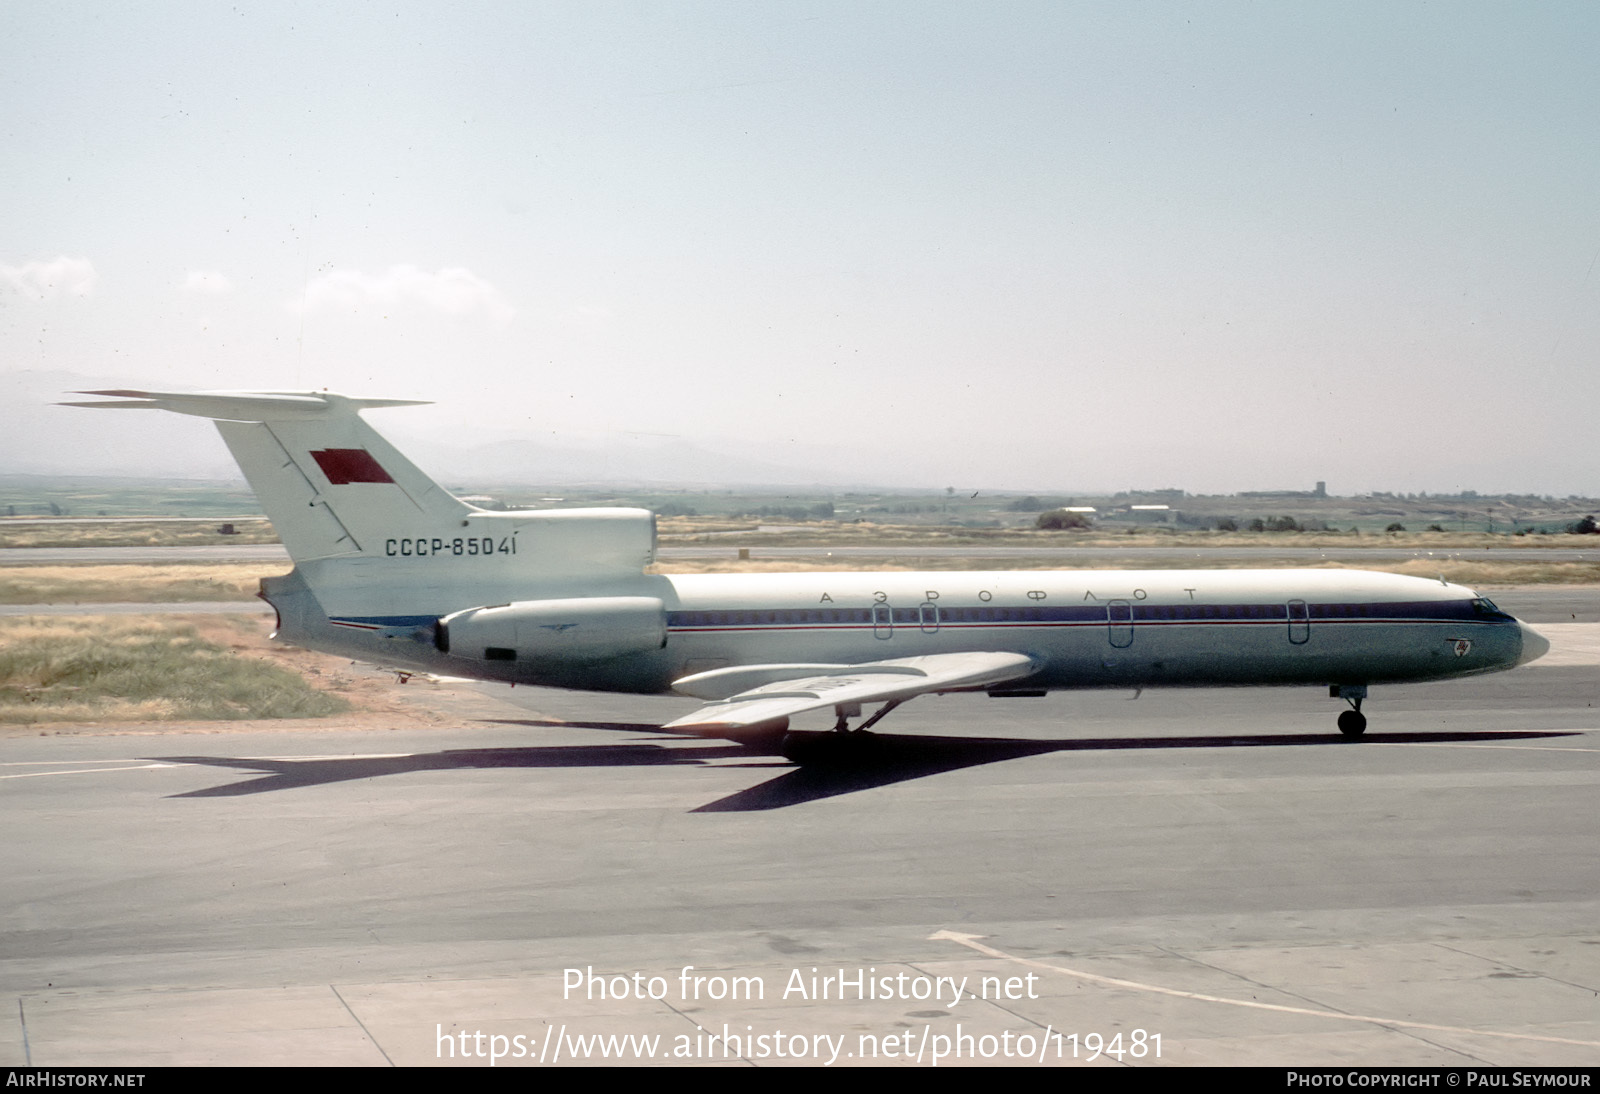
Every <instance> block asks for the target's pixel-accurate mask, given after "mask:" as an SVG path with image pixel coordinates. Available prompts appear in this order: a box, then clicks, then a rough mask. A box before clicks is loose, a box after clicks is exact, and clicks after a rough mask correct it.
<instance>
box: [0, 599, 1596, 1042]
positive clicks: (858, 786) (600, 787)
mask: <svg viewBox="0 0 1600 1094" xmlns="http://www.w3.org/2000/svg"><path fill="white" fill-rule="evenodd" d="M1547 592H1549V591H1548V590H1539V591H1537V593H1536V595H1532V596H1530V597H1529V598H1527V602H1526V603H1524V604H1523V606H1522V610H1523V611H1525V612H1528V614H1529V615H1533V614H1534V611H1533V609H1535V608H1536V609H1537V611H1538V612H1542V613H1544V614H1547V615H1549V616H1550V617H1552V618H1553V619H1557V620H1559V619H1560V618H1561V616H1562V613H1563V612H1565V615H1566V616H1569V617H1571V618H1569V619H1567V620H1566V621H1565V623H1563V622H1554V623H1553V624H1551V625H1550V626H1548V628H1547V631H1548V633H1549V634H1550V636H1551V637H1552V640H1553V641H1554V643H1555V648H1554V650H1553V651H1552V656H1551V657H1550V658H1548V659H1547V661H1546V662H1541V663H1539V664H1535V665H1533V666H1530V667H1526V668H1523V669H1519V670H1516V671H1513V672H1510V673H1503V674H1499V675H1495V676H1487V677H1482V678H1478V679H1474V680H1464V681H1455V682H1451V683H1441V684H1430V685H1419V686H1410V687H1386V688H1374V689H1373V693H1372V696H1371V698H1370V699H1369V700H1368V702H1367V704H1366V707H1365V709H1366V711H1367V713H1368V715H1369V717H1370V719H1371V728H1370V729H1369V731H1368V735H1367V737H1366V739H1364V740H1362V741H1360V742H1349V741H1346V740H1344V739H1342V738H1340V737H1339V736H1338V735H1337V733H1336V732H1335V731H1334V718H1335V716H1336V715H1337V713H1338V710H1339V709H1340V708H1341V705H1340V704H1339V703H1337V702H1335V701H1333V700H1330V699H1328V698H1327V697H1326V695H1325V694H1324V693H1320V692H1318V691H1317V690H1316V689H1294V690H1280V689H1251V690H1238V691H1201V692H1145V693H1144V694H1143V695H1141V696H1139V697H1137V698H1135V697H1134V696H1133V695H1132V694H1131V693H1127V692H1114V693H1105V692H1102V693H1081V694H1055V695H1052V696H1049V697H1046V698H1042V699H1008V700H991V699H987V698H985V697H982V696H947V697H927V698H922V699H918V700H916V701H915V702H913V703H910V704H908V705H907V706H906V707H904V708H903V709H901V710H899V711H897V712H896V713H895V714H893V715H891V716H890V717H889V718H887V719H886V720H885V721H884V722H883V723H881V724H880V727H879V728H880V729H882V730H883V731H884V732H883V733H881V734H879V735H877V736H876V737H875V738H874V739H873V740H872V741H871V742H869V743H868V744H867V745H866V747H863V748H862V749H860V750H859V753H858V754H857V755H855V756H853V757H850V758H849V762H841V763H839V764H835V765H829V766H820V767H807V768H803V769H802V768H796V767H795V766H794V765H792V764H790V763H788V762H787V761H785V760H783V759H782V758H781V757H776V756H772V755H762V754H759V753H756V752H752V751H750V750H746V749H743V748H740V747H738V746H735V745H731V744H728V743H726V742H720V741H700V740H695V739H684V738H676V737H669V736H667V735H664V734H662V733H660V732H659V731H658V730H657V729H656V728H655V727H656V726H658V725H659V724H660V723H661V722H663V721H666V720H668V719H670V718H672V717H675V716H677V715H678V714H680V713H683V712H685V711H687V710H688V709H690V708H691V707H692V706H693V701H692V700H680V699H674V698H663V697H630V696H612V695H584V694H575V693H563V692H554V691H548V690H544V689H523V688H517V689H505V688H490V687H483V688H467V689H463V691H462V692H461V693H460V694H458V695H455V696H454V697H451V696H449V695H447V694H445V693H444V692H443V691H442V690H441V691H439V692H434V691H432V690H423V689H421V688H419V685H417V684H412V685H408V687H409V688H411V689H413V691H412V692H408V693H407V694H417V695H419V696H420V697H419V698H418V699H417V701H418V702H436V703H438V704H439V705H440V709H442V710H448V711H450V712H452V720H451V721H450V722H449V723H447V725H446V728H442V729H436V730H428V731H420V730H405V731H398V730H396V731H376V732H350V731H347V730H341V729H339V728H338V727H337V723H336V722H332V723H328V724H325V725H321V724H319V725H321V728H315V729H308V728H306V727H305V725H304V724H299V725H297V726H295V727H293V728H288V727H286V728H284V729H282V730H277V731H271V732H248V733H214V732H213V733H199V732H185V731H184V730H183V729H182V728H181V727H179V728H174V729H171V730H167V731H163V732H139V733H131V732H118V731H116V730H115V729H113V728H108V729H107V730H106V731H104V732H99V733H93V734H77V735H70V736H69V735H63V736H25V735H13V736H9V737H5V738H0V824H3V825H4V826H5V827H4V830H5V831H6V832H7V833H8V835H9V838H8V839H7V840H6V841H5V842H4V845H3V846H0V878H3V879H4V882H3V890H0V891H3V897H0V1001H3V1004H4V1007H5V1008H6V1009H5V1010H4V1011H3V1012H0V1062H3V1063H6V1064H23V1063H28V1062H31V1063H33V1064H35V1065H110V1066H119V1067H139V1066H149V1065H160V1064H197V1063H228V1064H282V1063H288V1064H325V1063H337V1064H373V1065H382V1064H454V1065H462V1064H469V1065H484V1066H486V1065H488V1064H489V1063H490V1054H491V1053H496V1052H498V1053H501V1054H502V1055H501V1058H500V1059H498V1060H496V1061H495V1062H496V1063H497V1064H498V1065H500V1066H508V1065H513V1064H529V1063H534V1064H538V1063H543V1064H546V1065H548V1064H551V1063H569V1062H579V1063H582V1062H588V1063H604V1062H607V1061H610V1062H617V1061H619V1060H620V1061H622V1062H629V1063H636V1062H644V1061H643V1060H642V1059H641V1057H644V1056H646V1055H648V1056H649V1060H650V1062H657V1063H692V1064H706V1063H715V1064H718V1065H724V1066H742V1065H748V1064H756V1065H764V1064H791V1065H792V1064H802V1065H808V1066H819V1065H825V1064H829V1063H831V1064H832V1066H845V1065H850V1064H860V1063H863V1062H876V1063H899V1064H905V1063H911V1064H913V1065H915V1064H921V1065H923V1066H928V1065H931V1064H933V1063H934V1062H935V1060H936V1057H940V1056H942V1058H938V1059H937V1062H938V1063H939V1064H940V1065H941V1066H949V1065H952V1064H957V1063H960V1064H968V1063H980V1064H995V1063H1011V1064H1028V1065H1032V1066H1038V1065H1042V1064H1048V1065H1057V1064H1072V1063H1074V1062H1076V1063H1080V1064H1083V1063H1092V1064H1094V1065H1106V1064H1109V1065H1118V1064H1120V1065H1124V1066H1130V1065H1137V1066H1151V1065H1172V1064H1179V1065H1184V1064H1190V1065H1193V1064H1279V1065H1284V1064H1305V1065H1313V1064H1322V1065H1339V1066H1343V1065H1358V1064H1390V1065H1441V1066H1479V1065H1486V1064H1493V1065H1521V1064H1582V1065H1589V1066H1594V1065H1597V1064H1600V856H1597V855H1596V854H1595V847H1596V846H1597V845H1600V809H1597V808H1596V803H1597V801H1600V797H1597V793H1596V791H1597V788H1600V644H1596V643H1595V641H1594V639H1595V637H1596V636H1595V630H1596V625H1595V623H1594V622H1593V621H1585V620H1584V619H1581V618H1579V615H1580V612H1581V611H1582V610H1583V608H1582V605H1581V604H1578V603H1573V604H1572V605H1571V607H1572V608H1573V610H1571V611H1566V610H1565V607H1566V606H1565V605H1564V603H1563V602H1562V601H1561V600H1560V599H1559V591H1556V592H1555V593H1553V594H1552V598H1550V599H1548V600H1546V599H1544V597H1545V594H1546V593H1547ZM1521 595H1522V593H1521V592H1520V591H1519V592H1518V593H1517V594H1515V596H1521ZM1515 596H1514V595H1513V594H1510V593H1508V594H1506V595H1504V596H1502V597H1500V598H1499V599H1500V600H1501V601H1502V603H1503V604H1504V606H1506V607H1508V608H1511V609H1512V610H1517V607H1515V606H1514V604H1513V602H1514V600H1515ZM1532 601H1540V603H1539V604H1537V605H1535V604H1533V603H1532ZM825 721H826V719H823V720H822V722H819V723H817V724H816V725H813V726H810V727H802V728H821V726H822V724H824V723H825ZM685 970H687V971H685ZM608 1038H610V1039H609V1040H608ZM1096 1048H1098V1049H1099V1050H1100V1051H1099V1053H1098V1055H1095V1050H1096ZM1107 1049H1110V1050H1111V1052H1110V1053H1109V1054H1108V1053H1107V1052H1106V1051H1105V1050H1107ZM519 1053H520V1055H519ZM1157 1053H1159V1055H1157ZM1091 1056H1093V1057H1094V1058H1093V1059H1092V1060H1091Z"/></svg>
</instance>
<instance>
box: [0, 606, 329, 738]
mask: <svg viewBox="0 0 1600 1094" xmlns="http://www.w3.org/2000/svg"><path fill="white" fill-rule="evenodd" d="M208 623H209V625H210V626H212V627H218V626H224V627H226V626H236V624H227V623H218V622H217V621H214V620H213V621H208ZM348 709H349V703H347V702H346V701H345V700H344V699H343V698H341V697H339V696H336V695H331V694H328V693H327V692H324V691H319V690H317V689H315V688H313V687H311V686H310V685H309V684H307V683H306V681H305V680H304V679H303V678H302V676H301V675H300V674H298V673H295V672H291V671H289V670H287V669H285V668H282V667H280V666H279V665H277V664H274V663H273V662H272V661H271V660H269V659H266V658H259V657H241V656H239V655H238V654H236V653H234V652H231V651H230V650H228V649H226V648H224V646H223V645H219V644H218V643H216V642H214V641H210V640H208V639H207V638H203V637H202V636H201V635H200V634H199V632H198V630H197V627H196V624H195V623H193V622H189V621H185V620H183V619H181V618H178V617H173V616H166V617H161V618H144V619H129V618H123V617H116V616H75V617H71V618H61V617H39V616H22V617H13V618H4V619H0V724H11V725H17V724H24V725H32V724H37V723H40V722H127V721H167V720H191V719H208V720H232V719H245V718H320V717H325V716H327V715H330V714H338V713H341V712H343V711H346V710H348Z"/></svg>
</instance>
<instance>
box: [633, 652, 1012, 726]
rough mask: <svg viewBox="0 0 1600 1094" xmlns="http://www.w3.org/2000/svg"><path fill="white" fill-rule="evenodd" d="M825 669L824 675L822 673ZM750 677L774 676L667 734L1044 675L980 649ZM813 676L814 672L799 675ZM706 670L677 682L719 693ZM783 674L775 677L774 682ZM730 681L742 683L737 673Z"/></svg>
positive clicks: (789, 668) (791, 668)
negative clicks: (1038, 674) (1035, 673)
mask: <svg viewBox="0 0 1600 1094" xmlns="http://www.w3.org/2000/svg"><path fill="white" fill-rule="evenodd" d="M818 669H822V670H823V671H821V672H818V671H816V670H818ZM717 671H718V672H719V673H732V672H743V673H748V674H749V675H748V676H747V677H745V679H746V680H750V679H759V678H761V677H762V676H763V674H765V675H766V678H767V681H768V682H766V683H762V684H760V685H758V686H756V687H752V688H749V689H747V690H745V691H741V692H738V693H737V694H735V695H731V696H729V697H728V698H725V699H718V700H715V701H713V702H710V703H707V704H706V705H705V706H703V707H701V708H700V709H699V710H697V711H695V712H694V713H693V714H690V715H687V716H685V717H683V718H679V719H677V720H675V721H672V722H668V723H667V724H666V725H665V726H663V727H662V728H663V729H688V730H696V731H712V732H714V731H719V730H728V729H744V728H748V727H750V726H753V725H758V724H760V723H762V722H770V721H775V720H777V719H779V718H787V717H790V716H792V715H795V714H804V713H805V712H806V711H809V710H818V709H821V708H823V707H831V706H843V705H854V704H858V703H879V702H883V703H887V702H895V701H903V700H906V699H910V698H912V697H913V696H917V695H922V694H925V693H928V692H936V691H959V690H963V689H970V688H984V687H993V686H994V685H996V684H1002V683H1006V682H1008V681H1011V680H1019V679H1021V678H1023V677H1025V676H1032V675H1033V674H1034V672H1035V671H1037V666H1036V665H1035V663H1034V660H1033V658H1031V657H1029V656H1028V655H1027V654H1024V653H1000V652H981V651H980V652H973V653H936V654H929V655H928V656H925V657H904V658H898V659H896V660H891V661H870V662H867V663H866V664H862V665H829V666H824V665H751V666H742V667H741V668H740V669H738V670H717ZM800 671H806V672H807V673H808V674H807V675H803V676H801V675H786V674H797V673H798V672H800ZM714 675H716V674H714V673H700V674H698V676H697V677H685V678H684V679H683V680H682V681H679V683H678V684H676V685H674V687H675V688H677V689H678V690H684V691H687V689H686V688H683V687H681V686H680V685H684V684H687V685H689V686H690V687H693V688H695V689H696V690H695V691H693V692H688V693H689V694H702V695H703V694H706V693H713V692H714V691H716V690H718V689H717V688H716V687H715V686H714V685H715V683H716V681H706V680H704V679H703V678H704V677H710V676H714ZM774 677H775V678H774ZM727 678H728V679H737V677H734V676H732V675H730V676H729V677H727Z"/></svg>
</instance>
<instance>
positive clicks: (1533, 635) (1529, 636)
mask: <svg viewBox="0 0 1600 1094" xmlns="http://www.w3.org/2000/svg"><path fill="white" fill-rule="evenodd" d="M1517 626H1518V627H1519V628H1520V629H1521V630H1522V656H1520V657H1518V658H1517V664H1519V665H1526V664H1527V663H1528V662H1529V661H1537V660H1538V659H1539V658H1541V657H1543V656H1544V655H1545V654H1547V653H1549V652H1550V640H1549V639H1548V638H1546V637H1545V636H1544V635H1542V634H1540V633H1539V632H1538V631H1536V630H1534V629H1533V628H1532V627H1530V626H1528V625H1527V624H1526V623H1524V622H1522V620H1520V619H1519V620H1517Z"/></svg>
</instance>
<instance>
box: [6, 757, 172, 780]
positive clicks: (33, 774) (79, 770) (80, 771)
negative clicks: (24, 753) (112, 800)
mask: <svg viewBox="0 0 1600 1094" xmlns="http://www.w3.org/2000/svg"><path fill="white" fill-rule="evenodd" d="M80 762H81V761H80ZM99 762H101V763H106V762H110V763H132V761H124V760H111V761H105V760H102V761H99ZM193 766H195V765H193V764H164V763H143V764H133V766H131V767H76V768H73V769H72V770H70V771H24V772H22V773H21V774H18V775H0V779H37V778H39V777H40V776H42V775H94V774H98V773H100V772H103V771H147V770H149V769H151V768H156V767H193Z"/></svg>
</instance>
